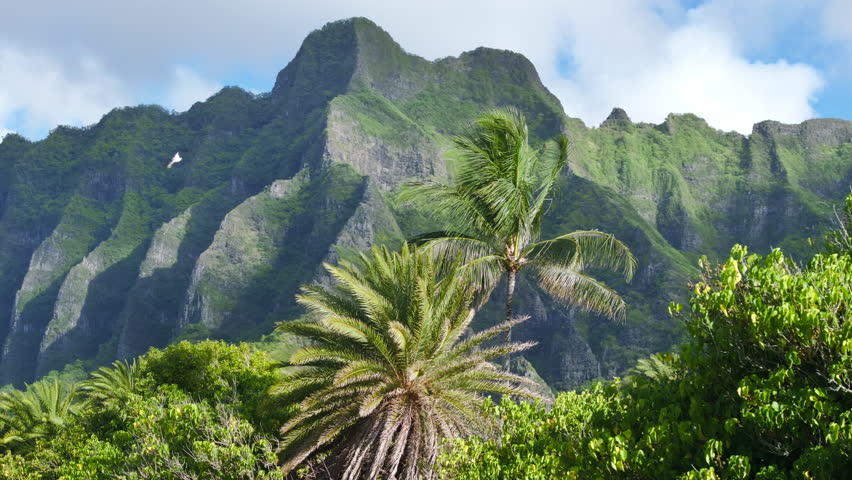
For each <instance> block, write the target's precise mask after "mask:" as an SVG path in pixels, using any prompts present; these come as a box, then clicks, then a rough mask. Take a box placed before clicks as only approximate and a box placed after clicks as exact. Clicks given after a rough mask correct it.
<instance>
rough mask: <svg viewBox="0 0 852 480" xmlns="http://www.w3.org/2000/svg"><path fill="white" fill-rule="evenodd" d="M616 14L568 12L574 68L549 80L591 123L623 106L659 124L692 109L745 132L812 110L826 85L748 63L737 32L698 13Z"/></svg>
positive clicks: (800, 73)
mask: <svg viewBox="0 0 852 480" xmlns="http://www.w3.org/2000/svg"><path fill="white" fill-rule="evenodd" d="M596 5H598V4H596ZM613 11H614V10H613V9H610V8H607V6H605V5H604V6H596V7H589V8H587V9H586V10H585V11H581V12H577V14H576V15H575V16H573V17H572V22H573V23H572V25H571V26H570V29H571V31H572V32H573V33H574V37H573V44H572V49H571V52H572V53H573V55H574V58H575V62H576V63H577V65H578V69H577V71H576V73H575V74H574V75H573V76H572V78H570V79H567V80H562V79H559V78H553V79H552V81H553V87H554V90H555V91H556V93H557V95H558V96H559V97H560V98H561V99H562V101H563V104H564V106H565V109H566V111H567V112H569V114H571V113H574V114H576V115H578V116H580V117H581V118H583V119H584V120H586V121H589V122H591V123H593V124H595V123H598V122H600V121H601V120H603V119H604V118H605V116H606V114H607V113H609V110H610V109H611V107H613V106H620V107H623V108H624V109H625V110H627V112H628V114H629V115H630V116H631V117H632V118H633V119H634V120H641V121H650V122H655V123H657V122H660V121H662V120H663V119H664V118H665V116H666V115H667V114H668V113H670V112H675V113H686V112H690V113H696V114H697V115H699V116H701V117H703V118H705V119H706V120H707V121H708V123H709V124H710V125H712V126H714V127H716V128H721V129H724V130H737V131H739V132H742V133H750V132H751V127H752V124H754V123H756V122H759V121H761V120H766V119H774V120H779V121H782V122H800V121H802V120H805V119H808V118H811V117H813V116H814V115H815V112H814V111H813V108H812V107H811V103H810V102H811V100H812V99H813V97H814V95H815V94H816V93H817V92H818V91H819V89H820V88H821V87H822V85H823V80H822V78H821V75H820V73H819V72H818V71H817V70H816V69H815V68H813V67H811V66H808V65H803V64H790V63H788V62H786V61H784V60H778V61H776V62H773V63H760V62H750V61H748V60H747V59H746V58H745V57H744V56H743V54H742V49H743V48H744V47H743V44H742V43H738V42H737V37H736V35H734V34H732V32H731V31H730V30H728V29H727V28H717V26H716V24H714V23H712V22H707V21H705V20H704V19H703V18H701V16H700V15H687V16H686V21H685V23H683V24H681V25H678V26H676V27H674V28H672V27H668V26H666V25H665V24H664V23H663V22H662V21H661V19H660V18H659V17H657V16H656V15H655V14H654V12H653V11H650V10H648V9H647V8H645V7H644V5H639V4H634V8H633V9H624V10H621V11H620V13H619V14H618V15H614V14H613V13H612V12H613ZM604 25H606V27H607V28H600V27H602V26H604Z"/></svg>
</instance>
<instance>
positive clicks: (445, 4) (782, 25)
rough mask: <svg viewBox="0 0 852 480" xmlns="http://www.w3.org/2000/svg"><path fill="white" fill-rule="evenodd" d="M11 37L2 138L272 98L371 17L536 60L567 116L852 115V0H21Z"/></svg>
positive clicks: (736, 125) (744, 124)
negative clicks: (119, 112)
mask: <svg viewBox="0 0 852 480" xmlns="http://www.w3.org/2000/svg"><path fill="white" fill-rule="evenodd" d="M4 3H5V4H4V5H3V11H2V28H0V137H2V136H3V135H5V134H6V133H8V132H17V133H19V134H21V135H24V136H26V137H28V138H30V139H40V138H43V137H44V136H45V135H47V134H48V132H49V131H50V130H51V129H53V128H55V127H56V126H57V125H73V126H85V125H90V124H92V123H95V122H97V121H98V120H99V119H100V117H101V116H102V115H104V114H105V113H107V112H108V111H110V110H111V109H113V108H115V107H119V106H126V105H137V104H142V103H145V104H150V103H156V104H160V105H163V106H165V107H166V108H169V109H172V110H175V111H184V110H186V109H188V108H189V107H190V106H191V105H192V104H193V103H194V102H196V101H202V100H204V99H206V98H207V97H209V96H210V95H211V94H213V93H215V92H216V91H218V89H220V88H221V87H222V86H225V85H237V86H240V87H242V88H245V89H246V90H250V91H253V92H255V93H260V92H265V91H269V90H270V89H271V88H272V84H273V83H274V80H275V75H276V74H277V73H278V71H279V70H281V69H282V68H283V67H284V66H285V65H286V64H287V63H288V62H289V61H290V60H291V59H292V58H293V56H294V55H295V53H296V51H297V50H298V48H299V45H300V44H301V41H302V40H303V39H304V37H305V36H306V35H307V34H308V33H309V32H310V31H312V30H314V29H317V28H320V27H322V25H324V24H325V23H327V22H330V21H334V20H338V19H341V18H348V17H352V16H364V17H367V18H370V19H372V20H373V21H374V22H376V23H377V24H379V25H380V26H381V27H382V28H384V29H385V30H387V31H388V32H389V33H390V34H391V36H393V37H394V38H395V39H396V40H397V42H399V43H400V44H401V45H402V47H403V48H405V49H406V50H407V51H409V52H411V53H414V54H416V55H420V56H422V57H425V58H427V59H436V58H442V57H446V56H457V55H458V54H460V53H461V52H464V51H468V50H472V49H474V48H476V47H479V46H486V47H493V48H502V49H508V50H513V51H517V52H520V53H522V54H524V55H526V56H527V57H528V58H529V59H530V60H531V61H532V62H533V63H534V64H535V66H536V68H537V69H538V72H539V75H540V77H541V79H542V81H543V82H544V84H545V86H547V87H548V88H549V89H550V90H551V91H552V92H553V93H554V94H555V95H556V96H557V97H558V98H559V99H560V101H561V102H562V105H563V107H564V109H565V111H566V113H567V114H568V115H570V116H572V117H579V118H581V119H582V120H583V121H584V122H585V123H586V124H587V125H590V126H597V125H599V124H600V123H601V121H603V120H604V119H605V118H606V116H607V115H608V113H609V112H610V111H611V110H612V108H613V107H616V106H618V107H621V108H624V109H625V110H626V111H627V113H628V114H629V115H630V117H631V118H632V119H633V120H634V121H644V122H652V123H660V122H662V121H663V120H665V117H666V115H667V114H669V113H687V112H688V113H695V114H696V115H698V116H700V117H703V118H704V119H706V120H707V122H708V123H709V124H710V125H712V126H713V127H715V128H718V129H721V130H726V131H727V130H736V131H738V132H741V133H743V134H749V133H750V132H751V129H752V125H753V124H754V123H756V122H759V121H762V120H767V119H772V120H778V121H781V122H785V123H798V122H801V121H803V120H807V119H809V118H815V117H835V118H846V119H852V22H849V21H847V20H848V19H849V18H852V1H850V0H748V1H742V0H703V1H702V0H595V1H594V2H589V1H587V0H527V1H526V2H517V1H508V0H487V1H481V0H430V1H429V2H425V1H416V0H382V1H379V0H361V1H353V0H311V1H309V2H306V1H295V0H241V1H234V0H180V1H176V0H146V1H137V2H123V1H115V0H77V1H74V2H68V1H67V0H62V1H59V0H27V1H22V0H18V1H17V2H15V3H12V2H4Z"/></svg>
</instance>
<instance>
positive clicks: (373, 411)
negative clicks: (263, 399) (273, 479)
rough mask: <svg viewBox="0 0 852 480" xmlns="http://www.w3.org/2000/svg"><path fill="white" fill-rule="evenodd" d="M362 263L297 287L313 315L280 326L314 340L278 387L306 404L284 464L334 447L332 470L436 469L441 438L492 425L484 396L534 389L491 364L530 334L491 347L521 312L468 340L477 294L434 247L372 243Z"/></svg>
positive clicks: (292, 426)
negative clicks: (324, 283)
mask: <svg viewBox="0 0 852 480" xmlns="http://www.w3.org/2000/svg"><path fill="white" fill-rule="evenodd" d="M361 261H362V262H363V267H362V268H358V267H356V266H354V265H353V264H350V263H348V262H341V265H340V266H339V267H334V266H330V265H325V268H326V269H327V270H328V272H329V273H330V274H331V275H332V277H333V278H334V279H335V280H336V285H335V287H333V288H330V289H327V288H325V287H321V286H305V287H302V293H301V295H299V296H298V297H297V298H298V301H299V303H301V304H302V305H304V306H305V307H307V309H308V310H309V311H310V312H312V314H313V315H314V317H315V321H296V322H285V323H281V324H279V326H278V329H279V330H281V331H285V332H290V333H295V334H298V335H302V336H304V337H307V338H308V339H310V340H312V341H313V343H312V344H311V345H310V346H308V347H305V348H302V349H301V350H299V351H297V352H295V353H294V354H293V355H292V357H291V358H290V362H289V363H290V367H288V369H287V370H289V371H288V372H287V373H286V375H285V378H284V379H283V380H282V382H281V383H280V385H279V386H278V387H276V389H275V390H274V391H275V392H276V393H278V394H280V395H282V396H283V397H284V399H288V400H290V401H293V402H296V403H298V405H299V407H300V410H299V412H298V413H297V414H296V415H295V416H294V417H293V418H292V419H291V420H289V421H288V422H287V423H286V424H285V425H284V426H283V428H282V429H281V432H282V434H283V450H282V455H283V456H284V458H286V459H287V460H286V463H285V465H284V468H285V470H286V471H288V472H289V471H292V470H293V469H294V468H295V467H297V466H298V465H300V464H302V463H303V462H305V461H306V460H307V459H309V457H310V456H311V455H313V454H315V453H317V452H318V451H320V450H330V451H331V453H330V454H329V457H328V463H330V464H331V469H332V475H333V478H342V479H349V480H354V479H358V478H362V476H366V478H384V479H410V480H414V479H418V478H432V473H431V469H430V468H429V465H431V464H432V463H433V462H434V460H435V458H436V456H437V453H438V448H439V445H440V441H441V439H443V438H452V437H463V436H467V435H470V434H473V433H484V432H485V431H486V429H487V426H488V424H487V420H485V419H484V418H483V417H484V416H483V415H482V414H481V411H480V408H479V407H480V406H481V403H482V401H483V399H484V397H483V396H482V394H484V393H497V394H503V395H518V396H524V397H535V396H536V394H535V393H533V392H532V391H531V390H530V389H529V388H528V387H530V386H532V383H531V382H530V381H529V380H526V379H525V378H523V377H519V376H517V375H512V374H509V373H506V372H503V371H501V370H500V369H497V368H495V367H494V366H493V365H492V364H491V363H490V362H489V360H491V359H494V358H497V357H499V356H502V355H506V354H508V353H511V352H518V351H521V350H524V349H526V348H528V347H530V346H531V345H532V344H531V343H513V344H509V343H504V344H499V345H493V346H492V345H489V346H484V345H483V344H484V343H485V342H486V341H488V340H490V339H492V338H493V337H495V336H497V335H499V334H500V333H502V332H505V331H507V330H508V329H509V328H511V327H512V326H513V325H516V324H518V323H519V322H521V321H523V319H512V320H511V321H508V322H504V323H501V324H500V325H497V326H495V327H493V328H490V329H488V330H485V331H482V332H479V333H477V334H474V335H472V336H469V337H467V338H463V337H464V334H465V332H466V331H467V330H468V327H469V326H470V323H471V321H472V319H473V314H474V310H473V309H471V308H470V305H471V301H472V299H473V294H474V292H473V291H472V288H471V286H470V283H469V282H468V281H467V280H466V279H465V278H464V275H463V274H462V272H461V271H460V270H459V269H458V268H452V267H451V268H450V269H449V271H448V272H446V274H445V275H441V276H439V275H438V271H437V270H438V269H437V266H436V265H435V262H434V260H433V255H432V253H431V252H429V251H420V250H417V251H415V250H414V249H411V248H409V247H408V246H407V245H404V246H403V247H402V250H401V251H400V252H398V253H397V252H394V253H390V252H389V251H388V250H387V249H385V248H374V249H373V252H372V256H371V257H367V256H365V255H362V256H361Z"/></svg>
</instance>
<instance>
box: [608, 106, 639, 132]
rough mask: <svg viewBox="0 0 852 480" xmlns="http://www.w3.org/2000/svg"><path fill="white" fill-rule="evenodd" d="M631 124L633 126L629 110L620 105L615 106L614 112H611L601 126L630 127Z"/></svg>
mask: <svg viewBox="0 0 852 480" xmlns="http://www.w3.org/2000/svg"><path fill="white" fill-rule="evenodd" d="M631 126H633V122H632V121H631V120H630V117H629V116H628V115H627V112H625V111H624V109H623V108H620V107H615V108H613V109H612V112H610V113H609V116H608V117H606V120H604V121H603V123H601V127H610V128H628V127H631Z"/></svg>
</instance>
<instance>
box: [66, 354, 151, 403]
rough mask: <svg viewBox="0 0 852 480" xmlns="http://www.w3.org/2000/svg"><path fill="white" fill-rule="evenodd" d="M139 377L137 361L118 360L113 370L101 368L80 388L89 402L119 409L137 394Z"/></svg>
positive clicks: (114, 363)
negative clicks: (133, 394) (132, 395)
mask: <svg viewBox="0 0 852 480" xmlns="http://www.w3.org/2000/svg"><path fill="white" fill-rule="evenodd" d="M138 377H139V368H138V366H137V364H136V360H134V361H132V362H131V363H127V361H119V360H116V361H114V362H112V368H109V367H101V368H99V369H98V370H97V371H95V372H93V373H92V375H91V378H89V379H88V380H86V381H85V382H83V383H82V385H81V386H80V390H82V391H83V393H84V394H85V395H86V396H87V397H88V401H89V402H93V403H96V404H98V405H100V406H106V407H118V406H121V405H122V404H124V402H126V401H127V399H128V397H130V394H132V393H135V392H136V390H137V388H136V385H137V381H138Z"/></svg>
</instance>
